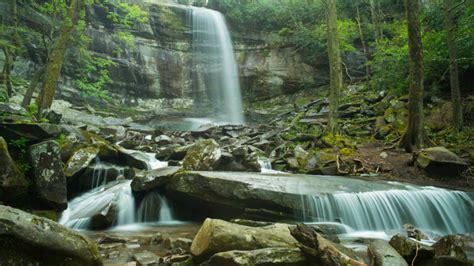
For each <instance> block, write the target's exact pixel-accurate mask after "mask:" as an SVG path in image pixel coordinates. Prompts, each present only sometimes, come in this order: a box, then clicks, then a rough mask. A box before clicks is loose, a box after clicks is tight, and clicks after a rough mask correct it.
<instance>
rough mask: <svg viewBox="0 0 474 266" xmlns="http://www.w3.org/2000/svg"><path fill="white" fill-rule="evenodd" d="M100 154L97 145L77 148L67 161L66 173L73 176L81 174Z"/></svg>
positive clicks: (69, 176)
mask: <svg viewBox="0 0 474 266" xmlns="http://www.w3.org/2000/svg"><path fill="white" fill-rule="evenodd" d="M98 154H99V148H97V147H85V148H80V149H78V150H76V151H75V152H74V153H73V155H72V156H71V158H69V160H68V161H67V163H66V167H65V169H64V173H65V174H66V177H67V178H68V179H69V178H72V177H75V176H77V175H79V174H81V173H82V172H83V171H84V170H85V169H86V168H87V166H89V164H90V163H91V162H92V160H94V159H95V158H96V157H97V155H98Z"/></svg>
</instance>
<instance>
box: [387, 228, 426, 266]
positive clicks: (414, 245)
mask: <svg viewBox="0 0 474 266" xmlns="http://www.w3.org/2000/svg"><path fill="white" fill-rule="evenodd" d="M389 243H390V245H391V246H392V247H393V248H394V249H395V250H396V251H397V252H398V253H399V254H400V255H402V257H403V258H405V260H406V261H407V262H408V263H410V264H411V263H412V261H413V260H414V259H416V261H415V263H416V262H419V261H422V260H426V259H429V258H432V257H433V256H434V255H435V252H434V249H433V248H432V247H430V246H427V245H424V244H421V243H419V242H417V241H416V240H413V239H411V238H408V237H406V236H404V235H401V234H396V235H394V236H393V237H392V238H391V239H390V242H389ZM415 257H416V258H415Z"/></svg>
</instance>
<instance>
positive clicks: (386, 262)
mask: <svg viewBox="0 0 474 266" xmlns="http://www.w3.org/2000/svg"><path fill="white" fill-rule="evenodd" d="M368 253H369V255H370V257H371V259H372V265H374V266H391V265H399V266H404V265H406V266H408V263H407V262H406V261H405V259H404V258H403V257H402V256H401V255H400V254H398V252H397V251H396V250H395V249H394V248H393V247H392V246H390V244H389V243H387V242H386V241H383V240H373V241H371V242H370V244H369V246H368Z"/></svg>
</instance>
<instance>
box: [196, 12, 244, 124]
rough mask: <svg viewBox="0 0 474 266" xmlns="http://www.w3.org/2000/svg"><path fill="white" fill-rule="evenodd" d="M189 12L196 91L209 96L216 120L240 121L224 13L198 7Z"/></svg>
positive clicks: (237, 80)
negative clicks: (190, 16)
mask: <svg viewBox="0 0 474 266" xmlns="http://www.w3.org/2000/svg"><path fill="white" fill-rule="evenodd" d="M191 12H192V13H191V15H192V29H193V34H192V36H193V39H192V42H193V43H192V46H193V69H194V88H195V91H197V92H198V94H199V93H206V94H207V97H208V98H210V100H211V102H212V108H213V109H214V110H213V112H214V115H215V118H216V119H217V120H218V121H217V122H226V123H232V124H242V123H244V117H243V112H242V97H241V95H240V85H239V76H238V71H237V64H236V60H235V55H234V50H233V47H232V41H231V38H230V34H229V30H228V29H227V26H226V23H225V19H224V16H223V15H222V14H221V13H219V12H217V11H214V10H210V9H206V8H201V7H191ZM197 97H199V96H197ZM197 100H200V101H202V98H198V99H197Z"/></svg>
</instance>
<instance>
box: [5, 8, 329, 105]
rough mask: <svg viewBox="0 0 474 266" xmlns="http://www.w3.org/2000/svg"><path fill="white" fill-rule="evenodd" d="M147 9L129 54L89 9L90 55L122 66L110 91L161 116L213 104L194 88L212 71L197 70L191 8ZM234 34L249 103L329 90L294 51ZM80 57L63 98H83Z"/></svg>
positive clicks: (101, 13) (25, 66)
mask: <svg viewBox="0 0 474 266" xmlns="http://www.w3.org/2000/svg"><path fill="white" fill-rule="evenodd" d="M4 1H5V0H1V2H4ZM140 4H141V5H142V6H143V8H144V9H145V10H147V12H148V15H149V21H148V23H146V24H140V25H136V26H135V27H134V29H133V30H132V34H133V39H134V45H133V46H134V47H125V46H124V45H123V44H122V42H120V41H119V38H118V32H119V31H120V28H119V26H118V25H114V24H111V23H110V22H109V21H108V20H107V19H106V17H107V11H106V10H105V9H104V8H103V7H100V6H93V7H89V8H88V10H87V25H88V26H87V29H86V33H87V35H88V36H89V37H90V38H91V40H92V42H91V47H90V49H91V50H92V51H93V52H94V56H97V57H102V58H109V59H111V60H112V61H113V62H115V63H116V64H115V65H114V66H112V67H110V69H109V71H110V77H111V79H112V81H113V83H112V84H111V85H110V86H108V88H107V89H108V91H110V92H111V94H112V96H113V97H114V98H116V99H121V100H122V101H123V102H124V103H126V104H130V105H131V106H133V105H137V106H141V107H144V106H149V107H150V108H154V109H155V110H159V111H157V113H163V112H165V113H169V112H176V111H178V110H179V111H180V112H182V111H183V110H184V111H185V110H186V109H188V108H192V107H193V106H195V105H196V106H197V104H196V102H197V101H200V102H202V101H207V100H208V99H205V98H206V95H205V94H203V93H202V92H197V91H195V89H193V88H195V87H196V86H193V78H192V77H193V71H205V70H193V69H192V30H191V25H190V24H191V21H192V20H191V19H190V11H189V8H187V7H174V6H169V5H165V4H160V3H151V2H146V3H143V2H140ZM4 10H5V11H7V10H8V9H4ZM23 10H24V12H23V14H24V15H23V16H22V17H21V19H22V20H23V21H24V22H26V23H27V25H28V26H29V27H30V28H31V29H33V30H35V31H39V29H41V28H42V27H43V28H48V27H51V25H52V24H53V23H52V22H50V21H49V20H48V19H47V18H45V17H44V16H41V15H40V14H34V15H31V14H30V15H27V14H28V13H27V12H26V11H25V10H27V7H23ZM5 11H3V12H5ZM0 12H1V11H0ZM29 12H30V13H31V12H32V11H29ZM44 25H46V26H44ZM48 25H49V26H48ZM231 34H232V36H233V39H234V48H235V51H236V58H237V61H238V62H237V63H238V69H239V75H240V83H241V90H242V95H243V98H244V101H247V102H249V101H258V100H261V99H268V98H271V97H273V96H276V95H281V94H285V93H292V92H294V91H297V90H300V89H305V88H312V87H315V86H316V85H320V84H325V83H326V79H325V77H326V76H327V75H326V73H325V71H324V70H323V71H319V72H318V70H317V69H314V67H312V66H309V65H307V64H305V63H303V60H302V58H301V56H300V55H299V54H298V53H297V52H295V50H294V49H293V48H291V47H276V46H275V45H272V46H270V45H268V43H267V42H266V38H267V36H265V35H264V34H258V35H257V34H254V33H252V32H231ZM234 37H235V38H234ZM120 47H121V48H122V50H123V52H122V53H120V54H118V53H116V51H117V48H120ZM39 50H40V49H37V47H35V46H34V45H29V47H28V52H27V53H25V54H24V56H23V57H24V58H22V59H21V60H19V61H18V62H17V64H16V65H15V69H14V71H15V73H16V74H17V75H21V76H23V77H25V78H26V79H29V78H30V77H31V75H32V73H33V72H34V69H35V68H37V67H38V64H37V63H38V59H37V58H38V55H37V53H38V51H39ZM77 56H78V55H77V52H75V51H74V49H70V51H69V52H68V59H67V61H66V64H65V67H64V69H63V75H62V78H61V81H60V87H59V90H58V96H57V97H59V98H65V99H68V100H74V101H77V99H83V97H77V96H78V95H79V94H80V92H79V91H78V90H77V88H76V86H74V82H73V76H74V73H75V72H76V68H77V64H76V63H75V62H76V60H75V59H77ZM315 73H316V74H315ZM317 73H319V74H317ZM196 95H199V97H197V96H196ZM203 97H204V98H203ZM196 98H199V99H196ZM188 110H190V109H188Z"/></svg>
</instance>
